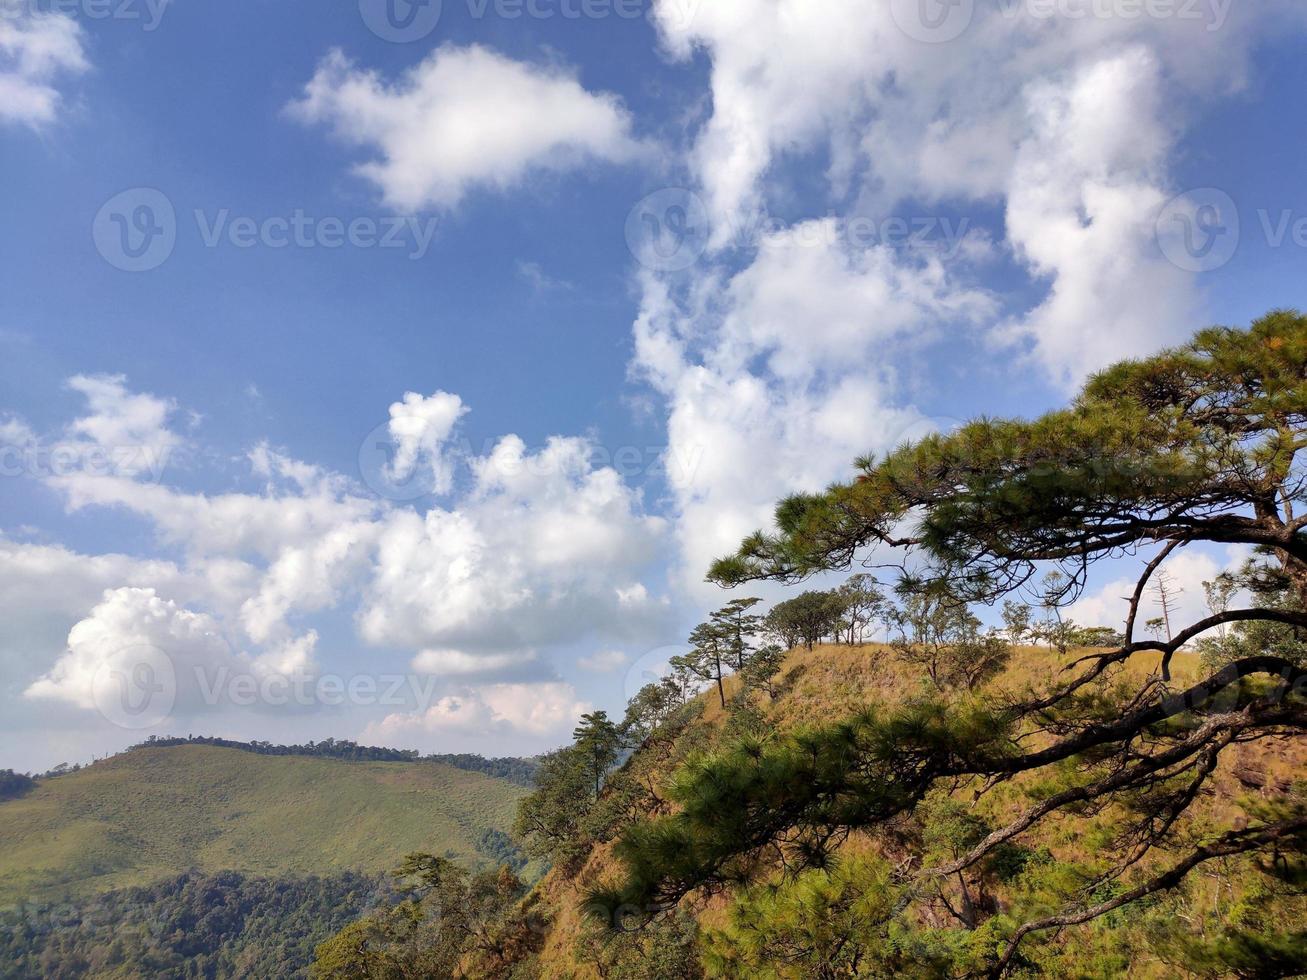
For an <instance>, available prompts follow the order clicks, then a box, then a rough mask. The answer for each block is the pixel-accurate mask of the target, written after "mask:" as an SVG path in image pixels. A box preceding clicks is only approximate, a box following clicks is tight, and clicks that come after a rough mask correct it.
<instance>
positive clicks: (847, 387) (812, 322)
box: [634, 221, 993, 600]
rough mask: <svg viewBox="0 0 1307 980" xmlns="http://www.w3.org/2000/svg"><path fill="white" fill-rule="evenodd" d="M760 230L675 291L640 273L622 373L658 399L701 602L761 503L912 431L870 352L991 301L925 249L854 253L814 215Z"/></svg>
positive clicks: (684, 553) (920, 338) (890, 378)
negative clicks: (629, 358) (717, 562)
mask: <svg viewBox="0 0 1307 980" xmlns="http://www.w3.org/2000/svg"><path fill="white" fill-rule="evenodd" d="M813 224H818V225H824V226H826V227H824V228H818V229H797V230H795V232H796V233H787V234H776V235H772V236H768V237H767V238H765V239H764V240H763V241H762V242H761V247H760V249H759V251H758V253H757V255H756V256H755V258H754V260H753V262H752V263H751V264H750V265H748V266H747V267H746V268H744V269H743V270H742V271H740V272H738V273H736V274H735V275H734V276H729V275H727V274H726V273H725V272H722V271H721V270H720V269H719V268H717V267H712V268H711V269H708V270H703V271H701V272H700V274H699V276H698V278H697V279H696V280H695V281H693V282H692V284H691V286H690V288H689V289H688V290H685V291H680V290H677V289H675V288H673V287H672V286H671V285H670V284H669V282H668V281H667V280H665V279H660V278H657V277H654V276H647V277H646V278H645V279H644V281H643V285H644V302H643V306H642V309H641V314H640V319H639V320H638V321H637V323H636V325H635V339H636V357H635V362H634V370H635V373H636V375H637V376H638V377H641V378H643V379H645V380H647V381H649V382H650V383H651V384H652V385H653V387H654V388H655V389H656V390H657V391H658V392H659V393H660V394H661V395H662V396H663V398H664V399H665V402H666V408H667V413H668V421H667V426H668V441H669V445H670V456H671V458H672V459H673V460H688V461H693V465H691V466H689V467H682V466H680V465H677V466H674V467H672V470H673V479H672V481H671V482H672V484H673V486H672V491H673V494H674V498H675V503H676V516H677V527H676V536H677V542H678V545H679V547H680V552H681V565H680V574H679V580H680V582H681V584H682V585H683V586H685V587H687V588H690V589H691V590H693V591H695V592H696V593H697V594H698V595H699V596H700V597H701V598H703V599H705V600H707V597H708V596H709V595H710V594H711V593H710V591H709V589H708V588H706V587H704V586H703V582H702V580H703V576H704V573H705V572H706V570H707V567H708V564H709V562H710V561H711V560H712V559H713V558H716V557H719V556H721V555H722V554H725V553H727V552H729V551H733V550H734V549H735V547H737V546H738V544H739V542H740V539H741V538H742V537H743V536H744V535H746V534H748V533H750V532H752V531H755V530H757V529H758V528H760V527H766V526H768V525H769V524H770V522H771V517H772V512H773V509H774V507H775V502H776V500H778V499H779V498H781V497H783V496H785V495H787V494H789V493H793V492H796V491H800V490H806V491H816V490H820V489H821V488H823V487H824V486H826V485H827V484H828V483H829V482H830V481H831V480H833V479H836V478H839V477H845V476H847V475H848V474H849V473H850V471H851V467H852V463H853V460H854V459H855V458H856V457H857V456H859V455H862V454H863V453H866V452H869V451H877V450H884V449H887V448H889V447H891V446H894V445H896V444H897V443H899V442H900V441H901V440H902V439H903V438H904V437H905V435H906V434H908V433H909V432H914V433H916V434H920V433H921V432H922V431H924V429H925V428H928V426H927V425H926V423H925V422H924V420H923V418H922V416H921V414H920V413H919V412H918V411H916V410H915V409H913V408H911V407H899V406H896V405H895V404H894V402H895V400H896V398H897V397H898V396H899V394H900V393H899V391H898V388H897V384H896V380H895V377H894V375H893V372H892V370H891V369H890V368H889V367H888V365H889V364H891V363H892V359H891V358H888V357H885V356H884V351H885V349H886V345H889V344H891V343H893V344H896V345H898V346H897V347H896V348H895V349H897V350H900V351H902V350H904V349H909V348H911V347H912V346H914V345H919V344H921V343H923V342H924V341H926V340H927V339H929V338H931V337H933V336H937V335H939V334H941V333H942V332H943V331H946V330H949V329H955V330H956V329H966V328H967V327H968V325H969V324H971V323H973V322H974V321H975V320H976V319H977V318H980V317H983V316H985V315H987V314H989V313H990V312H991V311H992V309H993V301H992V300H991V299H990V298H989V297H988V296H987V295H986V294H985V293H984V292H982V291H979V290H975V289H970V288H967V287H965V286H963V285H960V284H958V283H957V282H955V281H954V279H953V278H952V277H951V276H950V275H949V274H948V272H947V270H946V269H945V267H944V266H943V264H942V263H941V262H940V260H939V259H938V257H937V256H935V255H934V254H932V253H929V252H927V253H924V254H915V253H914V252H912V251H911V250H908V251H905V252H896V251H894V250H892V249H890V248H888V247H885V246H871V247H867V248H864V247H860V246H857V245H855V244H853V243H851V242H850V241H849V240H848V239H847V238H845V237H844V236H841V235H840V234H838V233H837V232H836V229H835V228H834V227H833V223H832V222H829V221H823V222H816V223H813Z"/></svg>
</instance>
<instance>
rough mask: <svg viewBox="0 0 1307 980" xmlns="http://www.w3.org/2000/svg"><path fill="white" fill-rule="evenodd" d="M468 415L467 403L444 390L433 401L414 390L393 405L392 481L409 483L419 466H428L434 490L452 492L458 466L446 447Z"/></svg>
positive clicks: (431, 397) (391, 418)
mask: <svg viewBox="0 0 1307 980" xmlns="http://www.w3.org/2000/svg"><path fill="white" fill-rule="evenodd" d="M466 414H467V406H465V405H464V404H463V400H462V399H461V398H459V397H458V396H457V395H451V394H449V393H448V392H444V391H438V392H436V393H435V394H434V395H432V396H430V397H429V398H424V397H423V396H422V395H419V394H417V393H415V392H412V391H410V392H408V393H407V394H405V395H404V400H403V401H399V402H396V403H395V404H393V405H391V406H390V423H389V432H390V437H391V439H393V440H394V444H395V457H394V459H393V460H392V461H391V462H390V465H389V467H388V468H387V469H388V472H387V476H388V478H389V479H391V480H393V481H395V482H396V483H401V484H402V483H405V482H406V481H408V480H410V479H411V478H412V477H413V475H414V470H415V469H416V468H417V466H418V465H419V463H426V465H427V466H429V467H430V469H431V484H432V489H433V491H434V492H435V493H438V494H445V493H448V492H449V489H450V486H451V485H452V483H453V479H454V464H453V461H452V460H451V459H449V458H448V456H447V455H446V454H445V452H444V447H445V443H446V442H448V441H449V437H450V436H451V435H452V434H453V431H454V426H455V425H457V424H458V420H459V419H461V418H462V417H463V416H464V415H466Z"/></svg>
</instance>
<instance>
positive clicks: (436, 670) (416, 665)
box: [413, 650, 536, 677]
mask: <svg viewBox="0 0 1307 980" xmlns="http://www.w3.org/2000/svg"><path fill="white" fill-rule="evenodd" d="M535 659H536V653H535V651H534V650H523V651H519V652H514V653H485V654H479V655H478V654H471V653H464V652H463V651H462V650H422V651H421V652H419V653H418V655H417V656H416V657H414V658H413V669H414V670H416V671H420V672H422V673H424V674H434V675H436V676H437V677H439V676H446V675H458V674H480V673H489V672H492V671H498V670H507V669H509V668H512V667H521V666H523V665H525V664H529V663H533V662H534V661H535Z"/></svg>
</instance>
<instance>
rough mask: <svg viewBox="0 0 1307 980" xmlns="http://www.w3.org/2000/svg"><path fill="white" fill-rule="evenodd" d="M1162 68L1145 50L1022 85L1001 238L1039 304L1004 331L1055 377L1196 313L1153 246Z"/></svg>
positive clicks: (1105, 358)
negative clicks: (1036, 283) (1020, 126)
mask: <svg viewBox="0 0 1307 980" xmlns="http://www.w3.org/2000/svg"><path fill="white" fill-rule="evenodd" d="M1160 89H1161V78H1160V66H1159V64H1158V62H1157V59H1156V58H1155V57H1154V56H1153V55H1152V54H1151V53H1150V52H1149V50H1148V49H1146V48H1143V47H1133V48H1130V49H1128V50H1126V51H1124V52H1122V53H1120V54H1116V55H1113V56H1111V57H1107V58H1104V59H1102V60H1100V61H1096V62H1093V63H1091V64H1088V65H1085V66H1083V67H1082V68H1081V69H1079V70H1078V71H1076V72H1074V73H1072V74H1070V75H1069V76H1068V77H1066V78H1062V79H1059V80H1057V81H1048V82H1040V83H1037V84H1033V85H1032V86H1031V87H1030V88H1029V90H1028V92H1027V106H1028V113H1029V118H1030V123H1031V133H1030V135H1029V137H1028V138H1027V139H1026V140H1024V141H1023V142H1022V144H1021V147H1020V149H1019V150H1018V152H1017V158H1016V162H1015V165H1014V167H1013V170H1012V177H1011V186H1010V188H1009V191H1008V209H1007V226H1008V236H1009V239H1010V241H1011V243H1012V245H1013V247H1014V248H1015V249H1016V251H1017V254H1018V255H1020V256H1021V257H1022V258H1023V259H1024V260H1025V261H1026V262H1027V263H1028V264H1029V266H1030V268H1031V269H1032V271H1033V272H1034V273H1035V274H1036V275H1039V276H1044V277H1047V278H1048V279H1049V282H1050V287H1049V295H1048V298H1047V299H1046V300H1044V302H1043V303H1041V304H1040V305H1039V306H1038V307H1037V308H1036V309H1034V310H1032V311H1031V312H1030V313H1029V314H1027V315H1026V316H1025V317H1024V318H1023V319H1022V320H1021V321H1020V322H1019V323H1016V324H1014V325H1012V326H1011V327H1010V328H1009V331H1008V333H1009V335H1016V336H1025V337H1028V338H1029V339H1030V340H1031V341H1033V343H1034V351H1035V356H1036V357H1037V359H1038V361H1039V362H1040V363H1041V364H1042V365H1043V367H1044V368H1045V369H1046V370H1047V372H1048V373H1049V374H1050V375H1051V376H1053V377H1054V378H1056V379H1057V380H1059V381H1061V382H1063V383H1065V384H1067V385H1068V386H1074V385H1077V384H1079V383H1080V382H1081V381H1083V380H1084V378H1085V376H1086V375H1087V374H1088V373H1089V372H1091V371H1093V370H1096V369H1098V368H1101V367H1105V366H1106V365H1107V364H1109V363H1111V362H1113V361H1116V360H1119V359H1121V358H1125V357H1137V356H1140V355H1143V354H1146V353H1149V352H1151V351H1152V350H1155V349H1156V348H1157V347H1159V346H1161V345H1162V344H1163V343H1170V342H1177V341H1179V340H1182V339H1183V338H1184V336H1185V335H1187V333H1188V332H1190V331H1191V330H1192V328H1193V324H1194V322H1195V319H1196V317H1195V314H1196V312H1197V311H1196V309H1195V305H1196V304H1195V297H1194V295H1193V281H1192V277H1191V276H1190V275H1188V274H1187V273H1185V272H1182V271H1181V270H1180V269H1179V268H1177V267H1176V266H1173V265H1171V264H1170V263H1169V262H1168V261H1167V260H1166V259H1165V258H1163V257H1162V255H1161V254H1160V253H1159V252H1158V248H1157V243H1156V239H1155V231H1154V228H1155V217H1156V215H1157V213H1158V211H1159V210H1160V208H1161V207H1162V205H1163V204H1164V203H1165V202H1166V200H1167V197H1168V194H1167V193H1166V191H1165V186H1166V185H1165V176H1164V173H1165V167H1164V161H1165V159H1166V157H1167V155H1168V152H1169V150H1170V145H1171V138H1170V133H1169V132H1168V131H1167V127H1166V125H1165V124H1164V123H1163V122H1162V119H1163V117H1164V112H1163V111H1162V106H1161V91H1160Z"/></svg>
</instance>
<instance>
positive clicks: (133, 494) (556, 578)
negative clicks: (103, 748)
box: [0, 378, 668, 703]
mask: <svg viewBox="0 0 1307 980" xmlns="http://www.w3.org/2000/svg"><path fill="white" fill-rule="evenodd" d="M72 387H73V388H74V389H75V390H77V391H79V392H80V393H82V394H83V395H84V396H85V397H86V398H87V401H88V406H87V410H86V412H85V413H83V415H82V416H81V417H79V418H78V419H76V420H75V421H74V422H72V423H70V424H69V425H68V426H67V427H66V428H67V432H68V433H69V436H70V437H71V438H75V439H79V440H85V441H88V442H91V441H97V442H98V441H105V442H114V441H118V440H120V439H132V438H140V439H152V440H154V441H158V442H161V443H163V444H170V443H175V442H176V441H177V440H178V439H179V437H177V436H176V435H175V433H173V432H172V430H171V429H170V428H169V421H170V419H172V418H174V417H175V416H176V414H178V413H177V411H176V406H175V405H174V404H173V403H172V402H171V401H170V400H168V399H163V398H158V397H156V396H151V395H144V394H138V393H133V392H132V391H130V389H128V388H127V387H126V384H125V382H124V381H123V379H121V378H99V379H89V378H78V379H74V381H73V382H72ZM466 411H467V409H466V408H465V407H464V406H463V403H462V401H461V400H460V399H459V398H458V397H457V396H455V395H449V394H446V393H442V392H438V393H437V394H435V395H433V396H430V397H423V396H418V395H412V396H409V397H407V398H405V399H403V400H402V401H400V402H397V403H395V405H394V406H393V407H392V413H391V414H392V420H393V421H395V422H397V425H396V427H395V429H394V432H393V434H392V439H393V440H394V441H395V444H396V446H397V447H398V455H399V457H400V458H401V462H403V464H404V465H411V466H423V467H434V466H438V467H442V468H447V467H449V466H450V465H451V463H450V461H449V460H448V459H446V458H444V452H445V444H446V441H447V440H448V438H449V435H450V433H451V432H452V431H453V428H454V426H455V425H456V424H457V421H458V419H459V418H461V417H462V415H463V414H464V413H465V412H466ZM8 428H10V429H12V430H13V431H12V435H13V436H14V438H18V437H20V436H21V437H22V438H24V439H26V438H28V435H29V430H28V429H27V428H26V427H25V426H24V425H22V424H20V423H19V422H17V421H12V422H10V423H9V424H8ZM596 456H597V454H596V452H595V447H594V445H593V444H592V443H591V441H589V440H588V439H584V438H577V437H556V438H553V439H550V440H548V441H547V442H546V443H545V445H544V446H542V447H540V448H539V449H536V450H531V449H529V448H528V447H527V446H526V444H525V443H524V442H523V440H521V439H520V438H519V437H517V436H506V437H504V438H502V439H500V440H499V441H498V442H497V443H496V444H494V446H493V448H492V449H491V450H490V451H489V452H487V453H486V454H485V455H484V456H475V455H471V456H467V457H465V458H464V459H463V460H462V462H464V463H465V464H466V465H467V468H468V473H469V480H468V483H467V485H466V486H463V487H460V488H458V492H457V493H456V494H454V495H453V496H452V498H451V499H450V500H448V501H447V502H446V503H445V504H444V505H443V506H432V507H431V508H430V509H428V510H420V509H410V508H407V507H397V506H395V505H393V504H391V503H389V502H385V501H380V500H377V499H375V498H373V497H369V496H366V495H364V493H363V491H362V490H361V488H359V487H358V485H357V484H356V483H355V482H354V481H351V480H349V479H347V478H345V477H343V476H341V475H339V474H336V473H333V472H330V471H328V470H324V469H322V468H321V467H317V466H314V465H311V464H308V463H305V462H303V461H300V460H296V459H294V458H293V457H291V456H289V455H287V454H286V453H284V452H281V451H279V450H276V449H273V448H272V447H271V446H269V445H267V444H266V443H261V444H259V445H256V446H255V447H254V448H253V449H251V450H250V451H249V453H248V456H247V462H248V464H249V468H250V472H251V473H252V474H253V475H254V476H255V477H258V478H260V479H261V480H262V481H263V486H262V488H261V489H260V490H258V491H255V492H242V493H233V492H229V493H203V492H195V491H189V490H181V489H178V488H176V487H174V486H171V485H167V484H166V483H157V484H156V483H153V482H150V481H148V480H145V479H143V478H141V477H142V476H143V474H137V475H136V476H135V477H133V476H132V475H124V474H117V473H107V474H100V473H93V472H87V471H85V470H83V469H78V468H74V469H73V470H72V471H70V472H67V473H49V474H42V475H41V478H42V479H43V480H44V482H45V483H46V484H47V485H48V486H50V487H51V488H53V489H55V490H56V491H58V492H59V493H61V494H62V495H63V497H64V500H65V502H66V506H67V507H68V508H69V509H70V510H74V511H82V510H87V511H89V510H101V509H104V508H113V509H121V510H124V511H127V512H130V513H132V514H134V515H137V516H139V517H141V518H143V519H145V520H146V521H148V522H149V523H150V524H151V525H152V526H153V528H154V529H155V532H156V534H157V536H158V538H159V542H160V543H161V544H163V545H165V546H167V547H170V548H176V549H178V551H179V552H180V554H181V556H182V557H181V559H180V560H179V562H178V563H167V562H160V563H153V564H151V563H143V562H138V561H134V560H131V559H126V558H122V559H112V557H102V558H96V559H95V560H94V561H91V562H86V563H82V562H81V556H77V555H74V554H72V553H70V552H63V551H60V550H54V549H45V550H41V549H38V548H36V546H30V545H24V546H18V545H10V544H9V543H8V542H4V541H3V539H0V544H4V545H5V546H6V547H5V548H0V571H3V570H4V568H5V565H6V563H8V564H12V565H13V566H14V570H15V574H22V575H25V576H27V578H25V579H24V581H30V582H31V584H32V589H33V590H34V591H36V592H38V593H55V594H66V595H68V596H69V601H68V602H66V603H64V604H62V605H59V606H58V608H57V609H52V610H51V612H50V614H49V615H48V616H46V617H45V618H44V619H42V620H41V622H40V624H39V625H40V628H41V629H42V630H43V631H44V632H43V637H44V638H43V641H42V644H41V647H40V648H41V649H44V650H46V651H49V650H50V647H51V644H52V642H53V640H52V638H53V637H54V636H56V635H58V642H59V643H60V645H61V646H63V638H64V636H66V635H68V631H69V627H70V626H71V625H72V624H74V623H77V621H78V620H84V619H87V618H88V610H90V609H91V608H92V606H96V602H97V600H98V598H99V596H100V595H101V594H102V593H103V592H104V590H106V589H114V588H127V587H130V588H135V589H154V590H155V591H154V593H153V596H154V599H155V600H157V602H168V603H171V602H176V603H177V609H178V610H179V612H178V613H177V615H176V616H175V617H174V618H175V619H176V620H177V622H179V623H182V624H187V623H193V622H194V621H193V620H190V619H187V617H188V616H191V615H194V616H202V617H208V622H207V623H206V624H207V625H211V626H213V628H214V629H215V630H219V631H220V632H221V635H222V637H223V638H224V641H225V642H230V643H232V644H235V646H236V648H242V647H244V645H246V644H249V649H250V652H248V653H246V652H241V653H240V654H239V656H240V657H248V658H249V659H250V661H251V663H255V664H260V665H263V667H265V668H266V669H268V670H273V671H282V672H285V671H292V672H293V671H297V670H301V669H305V670H307V669H309V668H311V666H312V664H313V654H314V649H315V647H316V644H317V639H318V636H317V632H316V631H315V629H314V625H315V619H314V617H316V616H318V615H323V614H329V613H332V612H333V611H341V612H345V613H349V612H353V613H354V615H355V620H356V625H357V631H358V635H359V637H360V638H361V639H362V640H363V641H364V643H366V644H367V645H368V646H370V647H374V648H377V649H378V650H382V651H387V652H390V651H394V652H398V653H404V652H406V651H407V652H410V655H411V656H412V669H413V670H415V671H418V672H421V673H424V674H428V675H430V676H431V677H433V678H436V679H437V680H438V679H439V678H441V677H466V676H469V675H477V674H482V675H486V674H494V675H498V676H502V677H506V678H511V677H516V678H518V679H521V678H523V676H524V673H525V675H526V676H533V677H539V676H541V674H542V672H543V673H544V674H545V675H546V676H547V675H548V669H547V668H543V667H540V666H539V663H540V661H539V659H538V653H537V651H538V650H539V649H541V648H545V647H548V646H551V645H565V644H568V643H573V642H580V641H589V640H598V641H599V642H604V641H608V642H620V641H625V640H631V639H639V640H641V641H643V640H647V639H648V638H649V634H650V631H651V630H653V629H654V628H655V627H656V626H657V625H658V624H660V623H663V622H665V620H666V617H667V613H668V603H667V601H666V600H665V599H662V598H655V597H653V596H651V595H650V593H649V590H648V589H647V588H646V586H645V584H644V582H643V581H642V577H643V576H645V575H646V574H648V573H649V572H650V571H651V570H652V568H653V567H654V566H655V563H656V561H657V560H658V559H659V557H660V555H661V551H660V549H661V547H662V542H661V538H662V535H663V533H664V531H665V523H664V522H663V521H662V520H661V519H659V518H655V517H651V516H649V515H648V514H647V513H646V512H645V508H644V503H643V500H642V497H641V495H640V493H639V492H638V491H636V490H634V489H632V488H630V487H628V486H627V485H626V484H625V482H624V481H623V480H622V478H621V477H620V475H619V474H618V473H617V472H616V471H615V470H613V469H612V468H610V467H604V466H598V465H596V464H595V463H594V460H595V458H596ZM447 486H449V487H450V489H451V492H452V491H453V486H452V480H450V481H449V483H448V484H447ZM64 582H69V583H72V582H80V583H82V584H80V585H79V586H78V587H77V588H76V589H63V583H64ZM122 601H125V600H122ZM46 605H49V603H46ZM3 606H4V603H3V602H0V608H3ZM115 608H116V607H115ZM152 608H154V606H153V605H152ZM97 609H98V606H97ZM109 611H110V610H102V611H100V612H97V613H96V614H95V616H91V617H90V618H91V619H93V620H94V619H97V618H103V616H104V615H107V614H108V612H109ZM157 618H158V617H156V619H157ZM60 628H62V633H60V632H59V630H60ZM88 629H89V627H88ZM82 632H86V631H85V630H83V631H82ZM183 645H184V644H183ZM0 649H3V647H2V646H0ZM80 649H81V648H78V650H80ZM78 650H73V648H71V647H70V648H69V651H71V653H77V652H78ZM210 652H211V653H212V652H213V651H210ZM71 653H69V652H68V651H66V652H65V655H64V657H63V658H62V659H61V660H60V664H62V665H63V666H60V667H59V668H58V670H59V671H61V672H64V673H69V674H70V677H71V676H72V675H77V674H79V673H85V671H84V670H82V669H80V667H79V664H80V663H81V660H79V659H78V658H77V657H74V658H73V659H68V657H69V656H70V655H71ZM86 656H89V655H87V654H83V655H82V659H85V658H86ZM101 659H103V658H101ZM32 660H33V658H29V659H28V660H27V661H25V664H26V667H27V669H29V670H30V669H31V666H32V665H33V664H32ZM533 665H534V666H533ZM43 669H44V668H43ZM21 673H22V671H21V670H20V671H19V674H20V675H21ZM28 676H29V678H30V676H31V675H30V674H29V675H28ZM74 689H77V684H76V683H74V681H73V680H71V679H65V678H63V677H62V674H58V675H56V674H53V673H47V676H46V677H45V678H44V680H43V681H42V683H41V685H40V686H39V687H37V688H34V690H35V691H36V692H38V693H45V694H51V693H54V692H67V691H70V690H74ZM63 700H64V701H66V702H67V703H81V702H77V700H76V699H75V698H71V697H65V698H64V699H63ZM84 700H85V699H84V698H82V702H84Z"/></svg>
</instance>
